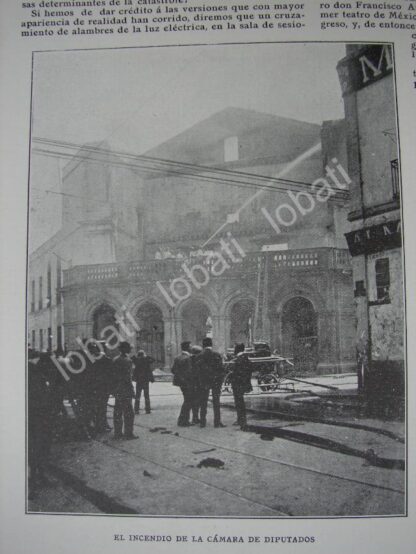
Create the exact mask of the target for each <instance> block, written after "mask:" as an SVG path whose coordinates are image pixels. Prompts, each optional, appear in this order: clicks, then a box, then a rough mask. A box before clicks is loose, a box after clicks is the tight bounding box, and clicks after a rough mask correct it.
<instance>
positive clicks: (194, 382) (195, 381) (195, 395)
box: [191, 345, 202, 425]
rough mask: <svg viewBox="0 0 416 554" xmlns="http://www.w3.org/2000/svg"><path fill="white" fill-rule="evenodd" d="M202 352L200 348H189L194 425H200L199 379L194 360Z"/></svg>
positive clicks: (195, 346)
mask: <svg viewBox="0 0 416 554" xmlns="http://www.w3.org/2000/svg"><path fill="white" fill-rule="evenodd" d="M201 352H202V348H201V347H200V346H197V345H194V346H192V348H191V361H192V378H191V386H192V423H193V424H194V425H196V424H197V423H201V420H200V419H199V410H200V408H201V386H200V384H199V378H198V370H197V367H196V364H195V360H196V358H197V356H198V354H200V353H201Z"/></svg>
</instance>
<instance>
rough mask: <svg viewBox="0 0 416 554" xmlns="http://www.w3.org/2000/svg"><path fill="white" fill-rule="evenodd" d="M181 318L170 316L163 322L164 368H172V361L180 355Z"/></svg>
mask: <svg viewBox="0 0 416 554" xmlns="http://www.w3.org/2000/svg"><path fill="white" fill-rule="evenodd" d="M182 321H183V320H182V318H181V317H176V316H171V317H167V318H165V319H164V320H163V330H164V343H165V344H164V348H165V366H166V367H168V368H171V367H172V364H173V360H174V359H175V357H176V356H178V355H179V354H180V350H181V342H182Z"/></svg>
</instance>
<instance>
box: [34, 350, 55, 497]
mask: <svg viewBox="0 0 416 554" xmlns="http://www.w3.org/2000/svg"><path fill="white" fill-rule="evenodd" d="M29 358H30V359H29V363H28V462H29V470H30V475H29V486H30V491H29V493H30V494H31V493H33V492H34V491H33V489H34V488H36V487H37V486H39V485H42V484H43V483H44V482H45V480H46V475H45V473H46V470H47V464H48V459H49V453H50V448H51V443H52V435H53V403H52V395H51V387H50V383H49V376H48V373H49V371H50V366H51V365H52V362H51V360H50V355H49V354H47V353H42V354H37V353H36V352H35V351H31V352H30V353H29Z"/></svg>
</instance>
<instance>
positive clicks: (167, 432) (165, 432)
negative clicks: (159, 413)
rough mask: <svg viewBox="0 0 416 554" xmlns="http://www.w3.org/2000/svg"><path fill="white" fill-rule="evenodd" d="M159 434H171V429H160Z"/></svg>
mask: <svg viewBox="0 0 416 554" xmlns="http://www.w3.org/2000/svg"><path fill="white" fill-rule="evenodd" d="M160 434H161V435H171V434H172V431H168V430H165V431H160Z"/></svg>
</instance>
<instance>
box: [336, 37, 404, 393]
mask: <svg viewBox="0 0 416 554" xmlns="http://www.w3.org/2000/svg"><path fill="white" fill-rule="evenodd" d="M338 73H339V78H340V82H341V87H342V91H343V97H344V105H345V120H346V124H347V150H348V172H349V176H350V178H351V180H352V184H351V200H350V207H349V213H348V220H349V221H350V224H351V230H350V231H349V232H348V233H347V234H346V238H347V241H348V247H349V251H350V254H351V256H352V267H353V280H354V296H355V306H356V320H357V328H356V337H355V344H356V348H357V365H358V370H359V378H360V381H359V382H360V386H361V388H362V390H365V391H367V392H373V393H374V397H378V396H379V393H383V392H384V393H389V394H391V393H393V397H395V396H397V395H398V394H399V395H403V394H404V358H405V344H404V340H405V330H404V289H403V256H402V234H401V210H400V162H399V145H398V133H397V119H396V118H397V112H396V100H395V81H394V57H393V50H392V47H391V46H390V45H386V44H371V45H351V46H348V47H347V55H346V57H345V58H344V59H342V60H341V61H340V62H339V64H338Z"/></svg>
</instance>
